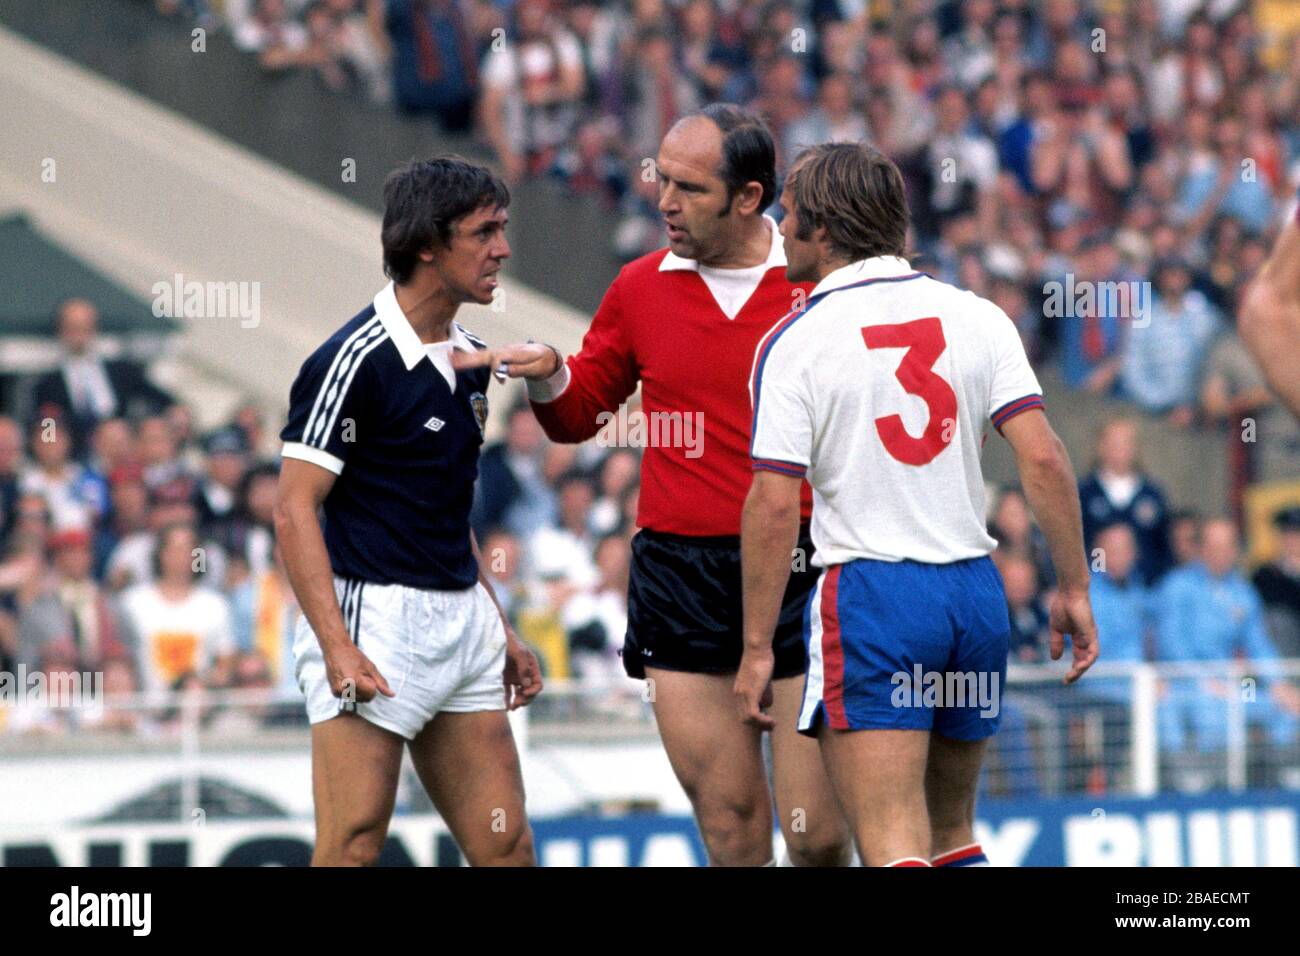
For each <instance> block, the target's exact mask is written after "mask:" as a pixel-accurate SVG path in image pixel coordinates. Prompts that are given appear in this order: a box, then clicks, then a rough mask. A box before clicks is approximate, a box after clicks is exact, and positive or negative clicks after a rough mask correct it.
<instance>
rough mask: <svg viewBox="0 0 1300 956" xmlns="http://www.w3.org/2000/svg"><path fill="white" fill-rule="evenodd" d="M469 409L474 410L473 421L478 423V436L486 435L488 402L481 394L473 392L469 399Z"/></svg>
mask: <svg viewBox="0 0 1300 956" xmlns="http://www.w3.org/2000/svg"><path fill="white" fill-rule="evenodd" d="M469 407H470V408H472V409H474V419H475V421H477V422H478V430H479V433H480V434H486V429H487V417H488V400H487V396H486V395H484V394H483V393H482V392H475V393H474V394H473V395H471V396H470V397H469Z"/></svg>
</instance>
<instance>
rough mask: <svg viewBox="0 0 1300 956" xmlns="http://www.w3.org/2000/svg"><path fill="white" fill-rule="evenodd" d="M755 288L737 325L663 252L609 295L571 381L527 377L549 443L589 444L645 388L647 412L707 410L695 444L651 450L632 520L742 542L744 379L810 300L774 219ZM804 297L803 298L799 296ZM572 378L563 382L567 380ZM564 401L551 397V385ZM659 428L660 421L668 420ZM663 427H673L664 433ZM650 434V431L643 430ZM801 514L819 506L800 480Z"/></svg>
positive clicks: (682, 262)
mask: <svg viewBox="0 0 1300 956" xmlns="http://www.w3.org/2000/svg"><path fill="white" fill-rule="evenodd" d="M768 222H769V224H770V226H771V228H772V247H773V248H772V254H771V255H769V256H768V260H767V263H766V266H767V270H766V272H764V273H763V277H762V279H761V280H760V281H759V284H758V287H757V288H756V289H755V290H754V292H753V293H752V294H751V295H750V297H749V299H748V300H746V301H745V304H744V305H743V306H742V307H741V309H740V311H739V312H737V313H736V315H735V317H734V318H730V319H729V318H727V314H726V313H725V312H724V311H723V310H722V308H721V307H720V306H719V305H718V302H717V300H716V299H715V298H714V296H713V292H712V291H711V290H710V289H709V287H708V285H707V284H706V283H705V280H704V278H703V277H702V276H701V275H700V274H699V272H698V269H697V265H696V264H695V263H694V262H692V261H691V260H686V259H681V258H679V257H677V256H675V255H671V253H670V252H669V250H667V249H660V250H658V251H657V252H652V253H650V254H648V255H645V256H642V257H641V258H640V259H637V260H636V261H634V262H631V263H629V264H628V265H626V266H624V267H623V269H622V270H621V271H620V272H619V274H618V277H617V278H616V279H615V280H614V282H613V284H611V285H610V287H609V290H608V291H607V292H606V293H605V298H604V299H603V300H602V301H601V303H600V308H599V309H598V310H597V312H596V316H595V318H594V319H592V322H591V328H590V329H588V330H587V334H586V335H585V336H584V337H583V340H582V349H581V350H580V351H579V352H578V354H576V355H573V356H570V357H569V360H568V363H567V374H566V372H565V371H563V370H562V371H561V372H559V373H557V374H556V375H555V376H553V377H552V378H551V379H549V380H548V381H547V382H544V383H538V382H529V383H528V385H529V396H530V398H532V399H533V401H532V406H533V412H534V413H535V414H536V416H537V420H538V421H539V422H540V423H541V425H542V428H543V429H545V431H546V434H547V435H548V436H550V438H551V439H552V440H553V441H558V442H580V441H585V440H587V439H588V438H591V437H593V436H594V435H595V434H596V432H598V431H599V430H600V428H601V426H602V425H603V424H604V423H605V422H606V421H607V420H608V418H607V416H602V415H601V413H602V412H610V413H616V412H617V410H618V408H619V406H620V405H621V404H622V403H623V402H624V401H626V400H627V398H628V396H630V395H631V394H632V393H633V392H634V391H635V390H636V384H637V380H638V379H639V380H640V381H641V383H642V390H641V408H642V411H643V412H644V413H645V414H646V415H647V417H648V418H649V419H650V420H651V421H654V414H655V413H656V412H660V413H674V412H675V413H678V414H680V415H682V416H683V417H685V416H693V417H692V421H693V422H694V421H699V418H698V417H694V416H695V413H701V414H702V416H703V417H702V423H703V440H702V445H701V440H700V438H699V437H698V436H693V437H694V445H695V447H694V448H690V447H663V446H662V445H653V444H652V445H650V446H649V447H646V448H644V451H643V458H642V465H641V495H640V500H639V505H638V511H637V524H638V525H640V526H641V527H642V528H650V529H652V530H654V531H666V532H670V533H673V534H684V535H738V534H740V512H741V508H742V506H743V505H744V501H745V495H746V494H748V492H749V485H750V481H751V479H752V475H753V472H752V470H751V466H750V458H749V432H750V423H751V416H752V410H751V407H750V399H749V375H750V371H751V369H752V367H753V362H754V350H755V349H756V348H757V347H758V342H759V339H761V338H762V337H763V336H764V334H766V332H767V331H768V329H770V328H771V327H772V326H773V325H774V324H776V323H777V322H778V321H779V320H780V319H781V318H782V317H783V316H784V315H786V314H787V313H788V312H789V311H790V309H791V308H793V307H794V306H796V305H798V304H799V303H801V302H803V301H806V299H807V295H808V293H809V292H810V291H811V289H812V285H811V284H810V283H791V282H788V281H786V278H785V255H784V250H783V248H782V243H781V237H780V235H779V234H777V232H776V224H775V222H772V221H771V220H770V219H769V220H768ZM800 289H802V290H803V294H802V295H798V292H797V290H800ZM566 378H567V383H566V382H565V379H566ZM557 389H558V390H559V394H558V396H557V397H552V396H554V394H555V391H556V390H557ZM661 421H662V419H661ZM662 432H667V429H666V428H664V429H662ZM647 434H650V435H653V434H654V429H653V428H647ZM803 490H804V495H803V516H804V519H805V520H806V519H807V518H808V516H809V514H811V511H812V495H811V492H810V489H809V488H808V485H807V484H805V485H804V489H803Z"/></svg>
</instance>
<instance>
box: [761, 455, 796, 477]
mask: <svg viewBox="0 0 1300 956" xmlns="http://www.w3.org/2000/svg"><path fill="white" fill-rule="evenodd" d="M753 464H754V471H775V472H777V473H778V474H782V475H789V476H790V477H791V478H802V477H804V476H805V475H806V474H808V466H807V465H800V464H797V463H795V462H793V461H782V460H781V459H779V458H755V459H754V460H753Z"/></svg>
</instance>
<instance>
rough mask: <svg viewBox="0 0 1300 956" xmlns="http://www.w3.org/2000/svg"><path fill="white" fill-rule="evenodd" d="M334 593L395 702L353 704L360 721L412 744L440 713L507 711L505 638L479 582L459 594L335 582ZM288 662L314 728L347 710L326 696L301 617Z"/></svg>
mask: <svg viewBox="0 0 1300 956" xmlns="http://www.w3.org/2000/svg"><path fill="white" fill-rule="evenodd" d="M334 593H335V595H336V596H337V597H338V600H339V607H340V608H341V609H342V611H343V620H344V622H345V623H346V624H347V627H348V634H349V635H351V637H352V640H353V642H354V643H355V644H356V645H357V647H358V648H360V650H361V653H363V654H365V655H366V657H368V658H369V659H370V661H371V662H372V663H373V664H374V665H375V667H377V668H378V669H379V673H380V674H382V675H383V676H384V679H385V680H386V681H388V686H389V688H391V689H392V691H393V693H394V695H395V696H393V697H386V696H384V695H383V694H376V695H375V697H374V699H373V700H369V701H358V702H356V704H355V708H356V713H357V714H358V715H360V716H361V717H364V718H365V719H366V720H368V721H370V722H371V723H372V724H375V725H377V726H379V727H383V728H385V729H386V730H391V731H392V732H393V733H396V734H401V735H402V736H403V737H405V738H406V739H407V740H412V739H414V737H415V736H416V735H417V734H418V733H419V732H420V731H421V730H422V729H424V725H425V724H427V723H428V722H429V721H430V720H432V719H433V717H434V715H435V714H438V713H442V712H444V711H445V712H448V713H470V712H476V711H484V710H505V706H506V703H505V678H504V670H505V664H506V632H505V628H504V627H503V626H502V624H501V616H500V615H499V614H498V613H497V609H496V606H495V605H494V604H493V603H492V599H491V597H489V596H488V593H487V591H486V590H484V588H483V584H482V583H481V582H479V583H476V584H475V585H474V587H472V588H468V589H466V590H464V591H425V590H420V589H419V588H410V587H406V586H405V585H401V584H373V583H369V582H366V581H355V580H351V579H348V578H341V577H338V576H337V575H335V577H334ZM293 656H294V661H295V665H296V670H295V673H296V674H297V677H298V686H299V687H300V688H301V689H302V692H303V695H304V696H305V697H306V699H307V717H308V719H309V720H310V721H311V722H312V723H313V724H317V723H320V722H321V721H323V720H329V719H330V718H331V717H337V716H338V715H339V714H340V713H342V712H344V711H345V710H349V709H351V707H352V705H351V704H348V703H345V702H344V701H343V700H341V699H340V698H338V697H335V696H334V694H333V692H332V691H331V690H330V685H329V680H328V678H327V677H326V675H325V658H324V655H323V654H322V653H321V649H320V644H319V642H318V641H317V640H316V634H315V632H313V631H312V629H311V625H310V624H309V623H307V616H306V615H305V614H301V615H299V617H298V625H297V629H296V630H295V632H294V641H293Z"/></svg>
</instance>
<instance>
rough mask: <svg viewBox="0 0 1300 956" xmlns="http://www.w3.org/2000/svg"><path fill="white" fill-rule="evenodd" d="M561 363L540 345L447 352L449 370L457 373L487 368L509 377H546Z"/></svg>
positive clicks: (548, 347)
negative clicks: (448, 355)
mask: <svg viewBox="0 0 1300 956" xmlns="http://www.w3.org/2000/svg"><path fill="white" fill-rule="evenodd" d="M563 364H564V360H563V359H562V358H561V357H560V353H559V352H557V351H556V350H555V349H553V348H551V346H549V345H543V344H542V343H541V342H525V343H522V344H519V345H503V346H502V347H501V348H497V349H476V350H475V351H473V352H461V351H459V350H453V351H452V353H451V367H452V368H454V369H456V370H457V371H460V370H462V369H467V368H483V367H484V366H487V367H488V368H490V369H492V370H493V371H494V372H496V371H498V370H500V369H504V374H506V375H508V376H509V377H510V378H535V379H543V378H550V377H551V376H552V375H554V374H555V373H556V372H558V371H559V370H560V366H561V365H563ZM498 377H499V376H498Z"/></svg>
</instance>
